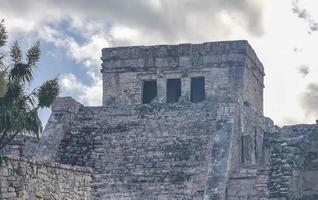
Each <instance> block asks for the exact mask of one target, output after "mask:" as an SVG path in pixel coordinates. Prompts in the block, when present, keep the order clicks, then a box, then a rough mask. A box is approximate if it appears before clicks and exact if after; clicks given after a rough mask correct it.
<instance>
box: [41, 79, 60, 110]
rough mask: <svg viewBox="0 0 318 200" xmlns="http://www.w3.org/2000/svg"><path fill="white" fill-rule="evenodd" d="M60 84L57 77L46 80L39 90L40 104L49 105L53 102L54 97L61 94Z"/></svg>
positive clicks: (42, 105)
mask: <svg viewBox="0 0 318 200" xmlns="http://www.w3.org/2000/svg"><path fill="white" fill-rule="evenodd" d="M59 90H60V88H59V84H58V81H57V79H53V80H49V81H46V82H45V83H44V84H43V85H42V86H41V87H40V88H39V90H38V93H37V96H38V99H39V106H40V107H41V108H43V107H49V106H50V105H52V104H53V100H54V98H55V97H56V96H57V95H58V94H59Z"/></svg>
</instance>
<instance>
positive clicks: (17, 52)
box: [10, 41, 22, 64]
mask: <svg viewBox="0 0 318 200" xmlns="http://www.w3.org/2000/svg"><path fill="white" fill-rule="evenodd" d="M10 56H11V60H12V61H13V62H14V64H19V63H22V51H21V48H20V47H19V44H18V42H17V41H15V43H14V44H13V45H12V47H11V48H10Z"/></svg>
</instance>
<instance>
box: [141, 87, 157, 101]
mask: <svg viewBox="0 0 318 200" xmlns="http://www.w3.org/2000/svg"><path fill="white" fill-rule="evenodd" d="M155 97H157V81H144V84H143V94H142V103H144V104H145V103H150V102H151V101H152V100H153V99H154V98H155Z"/></svg>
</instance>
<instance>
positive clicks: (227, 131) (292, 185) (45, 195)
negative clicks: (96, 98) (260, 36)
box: [0, 41, 318, 200]
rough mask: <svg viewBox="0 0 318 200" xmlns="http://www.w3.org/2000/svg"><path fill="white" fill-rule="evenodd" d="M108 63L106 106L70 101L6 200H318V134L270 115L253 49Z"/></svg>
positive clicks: (164, 50) (60, 104) (19, 164)
mask: <svg viewBox="0 0 318 200" xmlns="http://www.w3.org/2000/svg"><path fill="white" fill-rule="evenodd" d="M97 56H98V55H97ZM101 60H102V69H101V73H102V76H103V105H102V106H98V107H90V106H84V105H82V104H80V103H78V102H76V101H75V100H74V99H73V98H71V97H61V98H58V99H57V100H56V102H55V104H54V106H53V108H52V114H51V116H50V119H49V121H48V123H47V126H46V128H45V131H44V133H43V136H42V137H41V139H40V140H39V141H30V140H28V139H24V141H23V142H18V143H15V144H12V145H11V146H10V148H8V150H7V154H11V156H9V159H8V161H7V165H5V166H4V167H2V168H0V178H2V179H1V181H0V183H2V185H0V189H1V190H0V197H2V198H1V199H94V200H98V199H103V200H104V199H105V200H317V199H318V126H317V125H294V126H286V127H283V128H279V127H277V126H275V125H274V123H273V122H272V120H271V119H269V118H267V117H264V116H263V89H264V75H265V74H264V67H263V65H262V63H261V62H260V60H259V59H258V58H257V56H256V54H255V52H254V50H253V49H252V47H251V46H250V45H249V43H248V42H247V41H224V42H207V43H202V44H179V45H156V46H132V47H116V48H105V49H102V57H101ZM91 95H95V94H91ZM17 149H18V150H17ZM13 150H15V151H13ZM12 154H15V155H18V156H19V157H14V156H13V155H12ZM21 157H24V158H21ZM21 169H22V170H21ZM23 174H27V175H25V176H24V175H23ZM10 177H11V178H10ZM17 180H19V181H20V182H21V180H22V183H20V182H19V184H15V182H14V181H17ZM1 195H3V196H1Z"/></svg>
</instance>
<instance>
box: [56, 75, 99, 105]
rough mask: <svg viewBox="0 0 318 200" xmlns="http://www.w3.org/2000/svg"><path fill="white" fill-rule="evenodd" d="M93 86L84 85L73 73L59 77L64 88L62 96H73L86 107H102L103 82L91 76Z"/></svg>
mask: <svg viewBox="0 0 318 200" xmlns="http://www.w3.org/2000/svg"><path fill="white" fill-rule="evenodd" d="M90 75H91V76H92V78H93V84H91V85H89V86H88V85H84V84H83V83H82V82H81V81H79V80H78V79H77V78H76V76H75V75H74V74H72V73H69V74H63V75H61V76H60V77H59V82H60V84H61V87H62V94H61V95H62V96H64V95H66V96H72V97H74V98H75V99H77V100H78V101H79V102H81V103H83V104H85V105H101V101H102V100H101V99H102V80H101V79H100V78H99V77H95V75H94V74H90Z"/></svg>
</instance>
